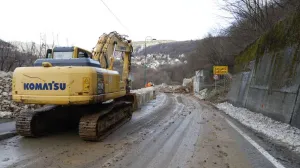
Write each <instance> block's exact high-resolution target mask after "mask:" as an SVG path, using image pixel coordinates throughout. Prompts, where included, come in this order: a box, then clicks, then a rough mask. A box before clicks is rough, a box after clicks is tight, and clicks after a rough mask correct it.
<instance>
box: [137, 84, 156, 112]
mask: <svg viewBox="0 0 300 168" xmlns="http://www.w3.org/2000/svg"><path fill="white" fill-rule="evenodd" d="M131 92H132V93H135V94H136V98H137V108H140V107H141V106H142V105H144V104H146V103H147V102H149V101H150V100H153V99H155V94H156V93H155V88H154V87H149V88H142V89H138V90H132V91H131Z"/></svg>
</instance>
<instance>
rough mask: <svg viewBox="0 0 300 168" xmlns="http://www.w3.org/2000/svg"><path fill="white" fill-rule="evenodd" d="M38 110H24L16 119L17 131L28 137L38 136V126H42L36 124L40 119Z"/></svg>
mask: <svg viewBox="0 0 300 168" xmlns="http://www.w3.org/2000/svg"><path fill="white" fill-rule="evenodd" d="M38 118H39V117H38V112H36V111H26V112H22V113H21V114H20V115H19V116H18V117H17V121H16V130H17V133H18V134H20V135H22V136H26V137H36V136H38V135H39V134H40V131H39V130H36V129H37V128H40V127H39V126H40V125H35V123H36V121H37V119H38Z"/></svg>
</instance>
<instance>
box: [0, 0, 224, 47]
mask: <svg viewBox="0 0 300 168" xmlns="http://www.w3.org/2000/svg"><path fill="white" fill-rule="evenodd" d="M103 1H104V2H105V3H106V4H107V5H108V7H109V8H110V9H111V10H112V11H113V12H114V13H115V15H116V16H117V17H118V18H119V19H120V20H121V22H122V23H123V24H124V25H125V27H127V29H128V30H127V29H126V28H124V27H123V26H122V25H121V24H120V23H119V22H118V21H117V20H116V19H115V17H114V16H113V15H112V14H111V13H110V12H109V11H108V9H107V8H106V7H105V6H104V5H103V3H102V2H101V0H26V1H25V0H5V1H4V0H2V2H1V10H0V16H1V22H0V39H3V40H5V41H13V40H17V41H23V42H30V41H35V42H38V43H39V41H40V33H45V34H46V37H47V42H48V43H50V44H51V43H52V41H53V40H52V39H53V38H52V37H53V35H54V36H55V43H56V44H57V43H58V44H59V45H67V41H68V44H69V45H71V44H73V45H77V46H81V47H83V48H86V49H89V50H90V49H91V48H92V47H94V46H95V44H96V42H97V40H98V37H99V36H101V35H102V34H103V33H109V32H111V31H117V32H119V33H120V34H127V35H129V37H130V39H132V40H134V41H141V40H144V39H145V37H146V36H152V37H153V38H156V39H158V40H178V41H182V40H191V39H199V38H202V37H203V36H205V35H206V34H207V33H208V32H209V31H212V30H213V29H214V28H218V27H220V26H222V27H224V26H226V24H227V22H226V21H224V18H222V17H220V16H223V15H225V14H224V13H223V12H221V11H220V10H219V9H220V7H219V6H218V3H217V1H220V0H103ZM57 34H58V36H57ZM57 37H58V40H57Z"/></svg>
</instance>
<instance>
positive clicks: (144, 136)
mask: <svg viewBox="0 0 300 168" xmlns="http://www.w3.org/2000/svg"><path fill="white" fill-rule="evenodd" d="M232 124H233V123H231V124H230V122H228V119H226V116H224V115H223V114H221V113H220V112H218V111H216V110H214V109H213V108H211V107H210V106H208V105H205V104H203V103H201V102H199V101H198V100H197V99H195V98H194V97H192V96H190V95H177V94H162V93H161V94H159V95H158V96H157V98H156V100H153V101H151V102H150V103H148V104H147V105H145V106H144V107H143V108H142V109H140V110H138V111H136V112H135V113H134V115H133V118H132V119H131V121H129V122H128V123H126V124H124V125H123V126H122V127H120V128H119V129H118V130H116V131H115V132H114V133H112V134H111V135H109V136H108V137H107V138H106V139H105V140H103V141H102V142H85V141H82V140H81V139H80V138H79V136H78V135H77V131H76V130H72V131H69V132H64V133H57V134H55V135H49V136H46V137H42V138H39V139H34V138H24V137H20V136H16V137H13V138H10V139H7V140H3V141H0V154H1V155H0V167H16V168H21V167H30V168H31V167H32V168H33V167H36V168H43V167H49V168H56V167H57V168H64V167H68V168H69V167H72V168H73V167H75V168H77V167H78V168H94V167H95V168H99V167H107V168H108V167H132V168H147V167H149V168H150V167H151V168H155V167H157V168H164V167H170V168H173V167H174V168H178V167H179V168H182V167H191V168H192V167H195V168H198V167H201V168H202V167H203V168H204V167H205V168H212V167H213V168H215V167H216V168H242V167H243V168H250V167H257V168H258V167H259V168H262V167H267V168H269V167H270V168H272V167H280V166H282V167H284V166H285V165H286V164H281V162H278V161H277V160H276V159H275V158H276V157H275V158H273V157H272V156H271V157H270V156H268V155H266V153H264V152H262V151H260V150H259V149H258V148H257V146H256V147H255V145H253V144H251V142H249V140H247V139H245V137H244V136H243V135H241V133H239V132H238V131H237V130H236V129H235V128H233V126H232ZM272 158H273V160H272ZM274 159H275V160H274ZM294 166H295V165H293V164H288V166H287V167H294ZM296 166H297V165H296Z"/></svg>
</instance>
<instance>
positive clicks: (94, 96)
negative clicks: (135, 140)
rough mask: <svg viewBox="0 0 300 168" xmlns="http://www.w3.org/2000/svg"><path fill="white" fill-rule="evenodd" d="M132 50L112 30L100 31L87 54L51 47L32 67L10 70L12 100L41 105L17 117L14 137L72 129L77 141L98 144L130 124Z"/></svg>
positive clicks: (74, 49) (128, 41)
mask: <svg viewBox="0 0 300 168" xmlns="http://www.w3.org/2000/svg"><path fill="white" fill-rule="evenodd" d="M132 50H133V49H132V44H131V41H130V40H127V39H126V38H125V37H123V36H121V35H120V34H118V33H117V32H111V33H109V34H105V33H104V34H103V35H102V36H100V37H99V40H98V42H97V44H96V46H95V47H94V48H93V51H92V52H89V51H87V50H84V49H82V48H79V47H55V48H53V49H49V50H47V54H46V58H45V59H37V60H36V61H35V63H34V66H32V67H19V68H16V69H15V71H14V73H13V80H12V99H13V100H14V101H15V102H22V103H25V104H42V105H45V106H44V107H42V108H39V109H36V110H27V111H24V112H22V113H20V114H19V116H18V117H17V119H16V130H17V133H18V134H20V135H22V136H25V137H40V136H43V135H45V134H48V133H52V132H53V131H61V130H64V129H65V128H70V127H77V128H78V132H79V136H80V137H81V138H82V139H83V140H87V141H99V140H101V139H103V138H105V137H106V136H107V135H108V134H110V133H111V132H112V131H113V130H115V129H116V128H118V127H119V126H121V125H122V124H123V123H125V122H126V121H128V120H130V118H131V116H132V112H133V111H134V110H135V109H136V104H137V103H136V96H135V94H133V93H130V87H129V79H128V76H129V72H130V65H131V54H132ZM115 52H121V53H122V60H123V72H122V75H121V74H119V72H118V71H115V70H113V63H114V54H115Z"/></svg>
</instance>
